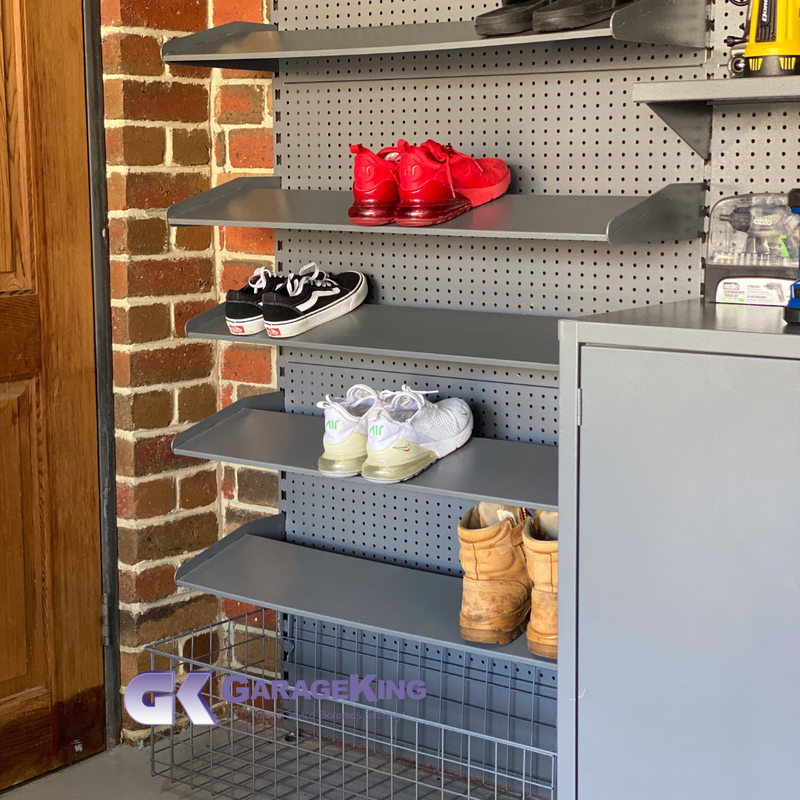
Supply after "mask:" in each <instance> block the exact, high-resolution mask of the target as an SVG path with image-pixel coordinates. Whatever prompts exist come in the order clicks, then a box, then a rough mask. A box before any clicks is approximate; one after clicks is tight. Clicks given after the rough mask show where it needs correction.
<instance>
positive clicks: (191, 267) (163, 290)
mask: <svg viewBox="0 0 800 800" xmlns="http://www.w3.org/2000/svg"><path fill="white" fill-rule="evenodd" d="M123 268H124V269H123ZM123 268H120V267H117V269H118V270H120V271H122V275H118V276H116V279H115V280H112V287H114V288H115V291H116V292H120V291H122V296H123V297H125V296H127V297H151V296H154V297H163V296H165V295H173V294H201V293H205V292H209V291H211V289H212V287H213V285H214V262H213V261H212V260H211V259H209V258H179V259H174V260H172V259H170V260H167V259H160V260H155V261H132V262H129V263H127V264H124V263H123Z"/></svg>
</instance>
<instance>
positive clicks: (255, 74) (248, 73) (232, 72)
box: [220, 69, 272, 81]
mask: <svg viewBox="0 0 800 800" xmlns="http://www.w3.org/2000/svg"><path fill="white" fill-rule="evenodd" d="M220 75H221V77H222V78H224V79H225V80H228V79H229V78H234V79H238V80H247V81H250V80H256V81H259V80H264V79H265V78H271V77H272V73H271V72H267V71H266V70H258V69H222V70H220Z"/></svg>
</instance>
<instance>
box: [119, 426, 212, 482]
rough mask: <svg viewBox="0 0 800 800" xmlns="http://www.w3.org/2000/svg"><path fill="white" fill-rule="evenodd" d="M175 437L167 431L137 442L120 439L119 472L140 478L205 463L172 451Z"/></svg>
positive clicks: (127, 476)
mask: <svg viewBox="0 0 800 800" xmlns="http://www.w3.org/2000/svg"><path fill="white" fill-rule="evenodd" d="M174 438H175V434H174V433H165V434H159V435H156V436H148V437H145V438H142V439H137V440H136V441H135V442H129V441H127V440H124V439H118V440H117V472H118V473H119V474H120V475H122V476H123V477H125V478H140V477H142V476H144V475H158V474H160V473H162V472H169V471H171V470H175V469H182V468H183V467H195V466H200V465H201V464H203V463H204V462H203V461H202V460H201V459H199V458H190V457H188V456H176V455H175V454H174V453H173V452H172V440H173V439H174Z"/></svg>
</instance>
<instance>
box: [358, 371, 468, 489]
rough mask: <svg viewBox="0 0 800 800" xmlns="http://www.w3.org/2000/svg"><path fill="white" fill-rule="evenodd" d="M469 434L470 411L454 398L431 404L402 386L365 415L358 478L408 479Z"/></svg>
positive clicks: (462, 442) (458, 444) (459, 445)
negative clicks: (364, 454)
mask: <svg viewBox="0 0 800 800" xmlns="http://www.w3.org/2000/svg"><path fill="white" fill-rule="evenodd" d="M471 435H472V411H470V408H469V406H468V405H467V404H466V403H465V402H464V401H463V400H460V399H459V398H457V397H450V398H448V399H446V400H440V401H439V402H438V403H431V402H430V401H428V400H427V398H426V397H425V393H423V392H418V391H415V390H413V389H411V388H410V387H408V386H403V388H402V390H401V391H399V392H393V393H391V394H387V395H386V396H385V398H384V402H381V404H380V405H379V406H378V405H376V407H375V410H374V411H373V412H372V413H371V414H370V415H369V418H368V431H367V460H366V461H365V462H364V464H363V466H362V468H361V474H362V475H363V476H364V477H365V478H366V479H367V480H369V481H373V482H375V483H397V482H398V481H405V480H408V479H409V478H413V477H414V476H415V475H417V474H419V473H420V472H422V470H424V469H425V468H426V467H428V466H430V465H431V464H433V462H434V461H436V459H437V458H442V457H443V456H446V455H447V454H448V453H452V452H453V451H454V450H457V449H458V448H459V447H461V446H462V445H464V444H466V443H467V442H468V441H469V438H470V436H471Z"/></svg>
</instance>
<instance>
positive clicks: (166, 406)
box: [114, 389, 172, 431]
mask: <svg viewBox="0 0 800 800" xmlns="http://www.w3.org/2000/svg"><path fill="white" fill-rule="evenodd" d="M114 421H115V423H116V426H117V427H118V428H121V429H122V430H125V431H135V430H142V429H148V428H149V429H153V428H166V427H167V425H169V424H170V422H172V392H170V391H168V390H165V389H162V390H160V391H155V392H137V393H136V394H115V395H114Z"/></svg>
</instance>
